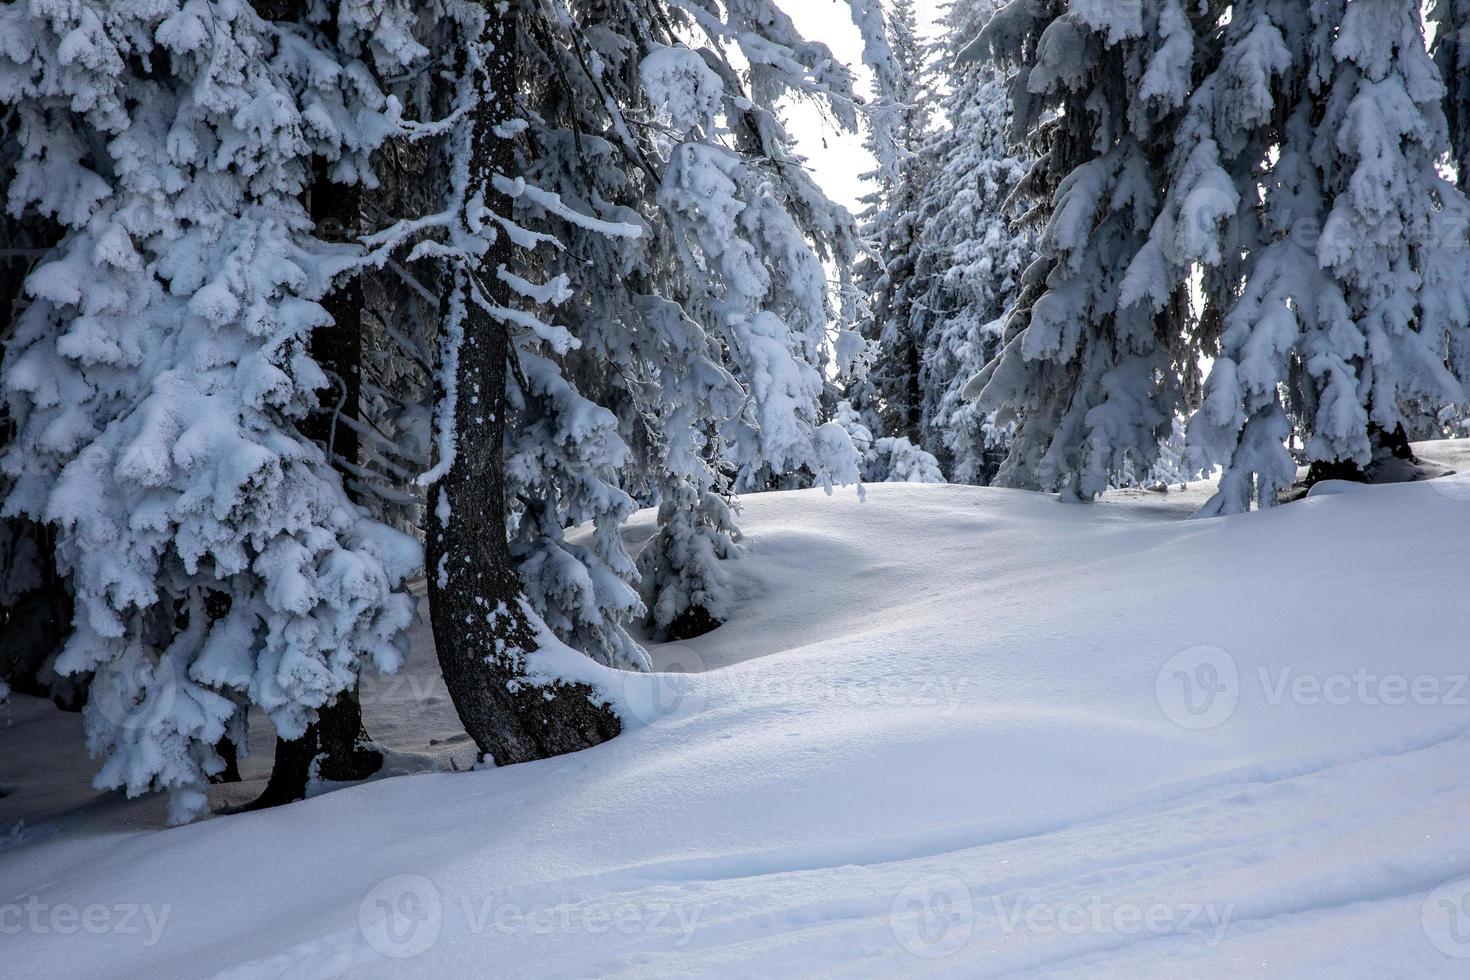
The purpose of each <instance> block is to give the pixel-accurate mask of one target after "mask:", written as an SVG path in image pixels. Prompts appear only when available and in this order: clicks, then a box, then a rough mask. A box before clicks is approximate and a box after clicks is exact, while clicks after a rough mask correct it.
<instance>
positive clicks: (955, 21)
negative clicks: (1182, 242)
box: [914, 0, 1036, 484]
mask: <svg viewBox="0 0 1470 980" xmlns="http://www.w3.org/2000/svg"><path fill="white" fill-rule="evenodd" d="M995 9H996V0H954V2H953V3H951V4H950V6H949V7H948V9H946V10H945V12H944V15H943V17H942V18H941V21H940V26H941V30H942V35H941V38H940V41H939V57H938V66H939V82H938V83H937V85H936V86H935V87H936V88H938V89H939V90H940V91H941V92H942V101H941V106H942V111H943V121H942V123H941V124H940V125H939V126H938V127H936V128H935V129H934V131H933V133H932V134H931V136H930V138H929V139H928V140H927V141H926V143H925V145H924V148H923V153H924V155H925V156H926V157H927V158H929V161H930V162H929V164H928V167H927V175H926V179H925V181H924V185H923V197H922V199H921V202H920V207H919V211H920V214H921V215H922V219H923V229H922V233H921V235H920V240H921V248H920V257H919V261H918V263H917V266H916V269H915V275H916V277H917V279H918V280H919V282H920V292H919V294H918V295H917V296H916V298H915V300H914V302H915V305H916V306H917V307H919V308H921V309H922V310H924V311H925V315H926V316H927V317H928V320H929V326H928V329H927V331H926V334H925V337H924V351H923V360H922V368H921V371H920V387H921V389H922V391H923V405H922V411H921V417H922V419H923V423H922V436H923V440H924V442H923V445H924V448H925V449H928V450H929V451H930V452H932V453H933V454H934V455H935V456H936V457H937V458H938V460H939V463H940V465H941V467H943V469H944V470H945V472H947V473H948V474H949V476H950V479H951V480H953V481H954V482H956V483H979V484H984V483H989V482H990V480H991V479H992V478H993V477H994V475H995V473H996V470H997V469H998V467H999V465H1000V462H1001V460H1003V459H1004V458H1005V454H1006V443H1007V439H1008V430H1007V428H1006V427H1003V426H996V425H995V424H993V421H992V413H987V412H982V411H980V410H978V409H977V407H976V405H975V403H974V401H973V400H971V399H969V398H966V397H964V391H965V387H966V385H967V384H968V383H969V381H970V379H971V378H972V377H974V376H975V375H976V374H978V373H980V371H982V370H983V369H984V368H985V365H986V364H988V363H989V362H990V361H991V359H993V358H994V357H995V356H996V355H997V354H998V353H1000V339H1001V327H1002V318H1003V317H1004V315H1005V314H1006V312H1007V311H1008V310H1009V308H1010V305H1011V303H1012V302H1013V300H1014V299H1015V297H1016V295H1017V293H1018V292H1019V291H1020V283H1021V275H1022V273H1023V272H1024V271H1025V270H1026V268H1027V267H1028V266H1029V265H1030V264H1031V263H1032V262H1033V261H1035V259H1036V234H1035V231H1034V230H1033V229H1031V228H1029V227H1018V226H1017V223H1016V219H1017V218H1018V217H1019V214H1018V213H1017V209H1016V208H1015V207H1014V205H1013V204H1012V202H1011V196H1012V194H1014V193H1015V191H1016V189H1017V188H1018V187H1019V186H1020V183H1021V180H1022V179H1023V178H1024V177H1025V175H1026V173H1027V172H1028V171H1029V170H1030V168H1031V166H1032V164H1033V163H1034V159H1033V158H1032V157H1031V156H1030V155H1029V154H1027V153H1026V152H1025V151H1024V150H1021V149H1017V148H1013V147H1011V146H1010V145H1009V143H1008V139H1007V134H1008V132H1009V131H1010V121H1011V110H1010V99H1009V97H1008V95H1007V92H1006V76H1005V73H1004V72H1003V71H1002V70H1001V69H1000V68H999V67H998V66H996V65H995V64H993V63H991V62H989V61H988V60H985V59H981V58H976V59H968V60H965V59H961V58H960V57H959V55H960V53H961V51H962V50H963V49H964V48H965V47H966V46H968V45H969V43H970V42H971V41H972V40H973V39H974V38H975V37H976V36H977V35H978V34H979V33H980V31H981V30H983V29H984V27H985V25H986V24H987V23H988V22H989V20H990V18H991V16H993V15H994V13H995Z"/></svg>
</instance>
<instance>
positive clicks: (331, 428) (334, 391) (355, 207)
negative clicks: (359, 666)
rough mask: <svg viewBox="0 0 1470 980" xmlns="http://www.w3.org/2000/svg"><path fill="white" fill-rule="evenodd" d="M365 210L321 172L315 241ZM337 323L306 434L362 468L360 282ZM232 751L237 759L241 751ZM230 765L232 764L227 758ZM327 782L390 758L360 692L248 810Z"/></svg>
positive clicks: (338, 300) (342, 701)
mask: <svg viewBox="0 0 1470 980" xmlns="http://www.w3.org/2000/svg"><path fill="white" fill-rule="evenodd" d="M361 208H362V195H361V191H360V190H359V189H358V188H357V187H355V186H348V185H344V184H335V183H332V182H331V181H330V180H328V179H327V175H326V171H325V168H324V167H319V169H318V171H317V173H316V175H315V179H314V180H313V182H312V188H311V217H312V220H313V221H315V222H316V225H317V230H316V235H317V237H318V238H321V239H323V240H325V241H346V240H351V239H353V238H355V236H356V232H357V226H358V222H359V220H360V218H359V216H360V213H361ZM322 306H324V307H325V308H326V310H327V312H328V313H330V314H331V316H332V325H331V326H328V327H323V328H322V329H320V330H318V331H316V332H315V333H314V334H312V337H311V354H312V357H314V358H315V359H316V362H317V363H318V364H320V365H321V367H322V370H323V371H325V372H327V375H328V377H329V378H331V379H332V386H331V387H330V388H327V389H325V390H324V391H322V392H321V393H320V396H321V411H319V412H318V413H317V414H316V415H314V416H312V417H311V418H309V419H307V420H306V422H305V424H303V426H302V434H303V435H305V436H307V437H308V438H310V439H311V440H312V441H313V442H315V443H317V444H318V445H319V446H321V447H322V450H323V451H324V452H327V453H329V454H330V455H331V456H335V457H340V458H341V459H343V460H346V461H347V462H349V463H352V464H354V465H355V464H356V463H357V459H358V448H359V445H358V443H359V440H358V435H357V432H356V431H354V430H353V429H352V428H351V427H349V426H346V425H342V424H341V420H342V419H344V418H346V419H356V418H358V417H359V409H360V401H361V391H362V310H363V299H362V285H361V283H360V282H359V281H358V280H357V278H356V277H353V278H352V279H349V280H348V281H346V282H344V283H342V284H341V285H340V286H338V287H337V288H336V289H334V290H333V291H332V292H331V293H330V294H329V295H328V296H327V297H326V298H325V299H323V300H322ZM229 751H230V752H231V753H233V751H234V747H233V746H230V747H229ZM227 759H228V757H227ZM318 759H319V760H320V761H319V762H317V773H316V775H318V776H319V777H320V778H322V779H330V780H334V781H337V782H352V781H355V780H359V779H366V778H367V777H369V776H371V775H372V774H373V773H375V772H377V771H378V770H379V769H381V768H382V766H383V754H382V752H380V751H378V750H377V749H376V748H374V747H373V744H372V740H371V739H370V738H369V737H368V734H367V731H366V729H364V728H363V724H362V705H361V702H360V701H359V700H358V696H357V691H356V690H349V691H344V692H343V693H342V694H341V695H340V696H338V698H337V699H336V700H335V701H333V702H332V703H331V704H329V705H326V706H325V707H323V708H322V709H321V710H320V711H319V712H318V715H317V720H316V721H315V722H314V723H312V724H311V725H309V726H308V727H307V729H306V732H305V734H303V735H302V736H301V738H298V739H293V740H290V741H287V740H286V739H277V741H276V755H275V761H274V763H273V765H272V767H271V778H270V782H269V783H268V784H267V785H266V788H265V792H263V793H262V794H261V795H260V797H259V798H258V799H256V800H255V801H254V802H253V803H251V804H249V806H248V807H247V809H252V810H255V809H263V808H265V807H270V806H279V805H281V804H284V803H292V802H294V801H296V800H300V799H305V797H306V787H307V783H308V782H309V781H310V779H311V776H312V763H313V762H314V761H317V760H318Z"/></svg>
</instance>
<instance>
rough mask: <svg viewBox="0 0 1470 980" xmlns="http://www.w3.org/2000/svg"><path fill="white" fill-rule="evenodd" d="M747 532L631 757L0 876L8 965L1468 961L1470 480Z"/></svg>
mask: <svg viewBox="0 0 1470 980" xmlns="http://www.w3.org/2000/svg"><path fill="white" fill-rule="evenodd" d="M743 506H744V522H743V523H744V525H745V527H746V528H747V529H748V534H749V538H748V540H749V543H750V547H751V558H750V560H749V561H748V562H747V563H745V564H744V565H743V567H741V568H740V570H739V576H740V579H739V585H740V592H741V597H742V598H741V601H740V604H739V607H738V609H737V612H736V615H735V617H734V619H733V620H732V621H731V622H729V623H728V624H727V625H726V626H724V627H723V628H721V629H720V630H717V631H716V632H714V633H712V634H710V635H708V636H706V637H702V638H700V639H698V640H694V641H690V642H687V643H682V644H671V645H664V646H655V647H654V648H653V651H652V653H653V656H654V660H655V663H656V664H657V665H658V666H659V667H660V668H661V669H662V670H664V671H665V672H663V673H659V674H654V675H622V674H617V675H612V674H608V675H604V676H603V677H601V682H602V683H604V684H612V685H614V686H615V687H616V696H615V701H616V703H617V705H618V710H619V711H621V712H622V713H623V714H624V716H625V718H627V719H628V720H629V721H630V722H631V724H630V726H629V730H628V731H627V732H626V733H625V734H624V735H623V736H622V737H620V738H618V739H616V740H614V741H613V742H611V743H609V744H606V745H603V746H600V747H598V748H596V749H593V750H591V751H588V752H584V753H581V754H578V755H575V756H570V757H565V758H560V759H554V760H549V761H546V762H543V763H537V764H532V765H525V766H518V767H514V768H510V769H503V770H489V771H475V772H465V773H429V774H421V775H412V776H404V777H401V778H394V779H386V780H382V781H379V782H375V783H371V784H367V785H362V786H357V787H353V788H349V789H345V790H342V791H339V792H333V793H328V794H326V795H323V796H320V797H317V798H315V799H311V800H308V801H306V802H304V803H301V804H298V805H295V806H291V807H287V808H284V809H278V810H274V811H268V812H263V813H254V814H247V815H238V816H232V817H227V818H222V819H213V820H208V821H205V822H203V823H199V824H195V825H191V826H187V827H183V828H178V829H173V830H166V831H155V832H133V833H106V834H98V835H94V836H90V837H88V836H82V835H79V834H75V833H72V834H68V833H60V834H50V835H48V834H45V833H41V834H36V835H34V836H32V837H31V838H29V839H28V840H26V841H24V842H21V843H19V844H17V845H16V846H14V847H12V848H10V849H9V850H7V851H5V852H4V853H0V883H3V888H0V931H4V932H5V933H7V935H6V936H5V940H4V943H5V953H4V957H5V964H6V972H7V973H9V974H12V975H15V976H28V975H41V974H44V973H56V972H62V973H65V974H66V975H68V976H76V977H82V976H101V975H117V974H129V975H146V976H151V977H174V976H197V975H200V974H213V973H221V974H224V975H227V976H239V977H267V976H269V977H274V976H325V975H336V974H340V973H348V972H350V973H354V974H360V975H364V976H394V975H434V976H446V975H484V974H486V973H487V972H488V973H494V974H497V975H535V976H542V977H581V976H590V975H597V976H630V977H631V976H638V977H650V976H687V975H711V974H737V975H762V976H768V975H794V974H810V973H815V972H822V973H824V974H826V973H835V974H838V975H844V976H871V977H888V976H894V975H914V974H923V975H930V974H933V975H945V976H957V977H979V976H991V975H997V974H1002V973H1011V972H1019V973H1023V974H1025V973H1033V974H1044V975H1046V976H1076V977H1079V978H1080V977H1089V978H1090V977H1105V976H1119V977H1150V976H1158V977H1178V976H1190V977H1211V976H1219V977H1238V976H1242V975H1270V976H1292V977H1315V976H1322V977H1333V978H1340V977H1344V976H1364V977H1368V976H1387V975H1399V976H1418V977H1425V976H1463V975H1465V971H1466V970H1467V969H1470V827H1467V824H1466V820H1465V815H1466V813H1467V812H1470V787H1467V784H1466V780H1465V778H1464V773H1465V772H1466V771H1467V767H1470V710H1467V704H1470V690H1467V689H1466V673H1467V670H1470V660H1467V657H1466V652H1465V651H1466V649H1467V646H1466V634H1467V627H1466V617H1465V613H1464V611H1463V606H1464V602H1463V596H1462V595H1460V591H1461V585H1462V583H1464V582H1465V581H1467V579H1470V550H1467V548H1466V547H1465V546H1464V542H1466V541H1470V477H1448V478H1446V479H1443V480H1437V481H1433V482H1430V483H1419V484H1408V485H1399V486H1384V487H1367V488H1362V489H1359V490H1357V491H1355V492H1353V493H1345V494H1327V495H1314V496H1312V497H1310V498H1308V499H1306V500H1304V501H1302V502H1300V503H1297V504H1293V505H1291V506H1289V507H1285V508H1280V509H1278V510H1275V511H1272V512H1268V513H1263V514H1256V515H1249V516H1245V517H1236V518H1221V519H1214V520H1196V521H1181V520H1178V519H1177V517H1178V508H1177V506H1175V505H1173V504H1171V503H1168V502H1160V503H1158V504H1154V503H1152V502H1151V501H1150V500H1149V499H1145V498H1143V497H1132V498H1127V502H1125V503H1108V502H1103V503H1100V504H1098V505H1095V506H1091V507H1068V506H1062V505H1059V504H1057V503H1055V502H1054V501H1052V500H1049V499H1047V498H1043V497H1040V496H1036V495H1030V494H1024V493H1019V492H1008V491H1001V490H984V489H974V488H960V487H946V486H926V485H899V484H887V485H880V486H873V487H870V488H869V490H868V494H867V500H866V502H865V503H862V502H859V501H858V500H857V499H856V497H855V496H854V495H853V494H851V493H850V492H848V493H838V494H836V495H835V496H833V497H830V498H829V497H826V496H824V495H823V494H822V493H820V492H818V491H803V492H796V493H776V494H764V495H759V496H753V497H749V498H746V500H745V501H744V505H743ZM650 530H651V516H649V515H641V516H640V518H639V520H638V521H637V522H635V526H634V528H633V529H632V533H633V534H634V535H635V536H646V535H647V534H648V533H649V532H650ZM1457 595H1458V596H1460V597H1459V599H1456V596H1457ZM370 720H371V718H370ZM89 910H90V911H89ZM88 915H91V916H92V918H91V919H90V920H89V919H88V918H87V916H88ZM125 917H126V920H127V921H126V923H125V924H126V925H127V926H128V927H130V928H127V929H125V928H123V925H124V923H123V919H124V918H125ZM89 921H90V922H91V926H89V925H88V923H89Z"/></svg>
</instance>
